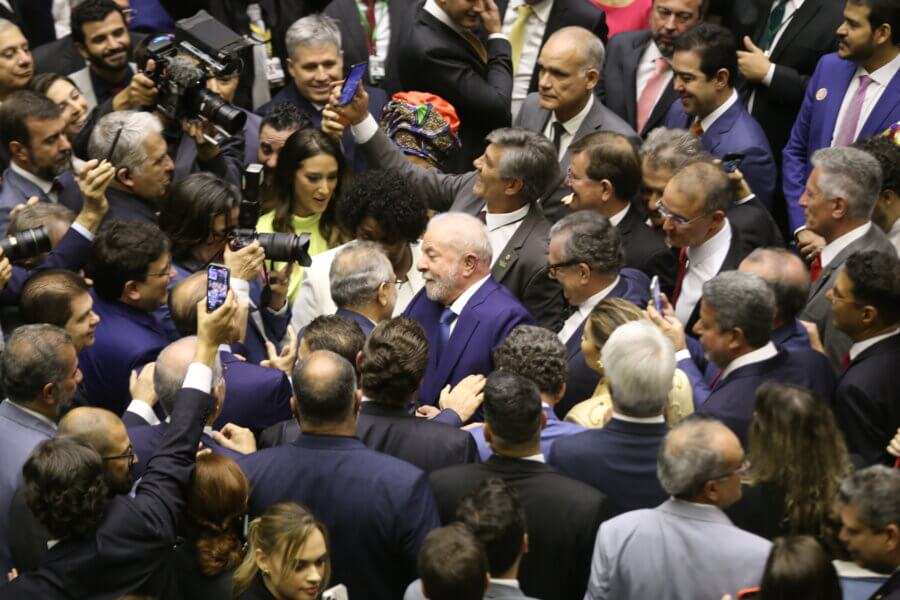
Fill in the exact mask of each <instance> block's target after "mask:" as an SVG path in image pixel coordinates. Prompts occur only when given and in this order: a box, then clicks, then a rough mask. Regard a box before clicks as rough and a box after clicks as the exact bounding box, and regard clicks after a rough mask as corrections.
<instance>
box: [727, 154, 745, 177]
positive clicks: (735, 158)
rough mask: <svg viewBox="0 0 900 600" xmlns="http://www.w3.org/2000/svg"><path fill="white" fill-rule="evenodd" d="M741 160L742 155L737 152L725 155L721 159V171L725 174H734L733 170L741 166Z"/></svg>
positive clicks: (742, 158)
mask: <svg viewBox="0 0 900 600" xmlns="http://www.w3.org/2000/svg"><path fill="white" fill-rule="evenodd" d="M743 160H744V155H743V154H740V153H738V152H733V153H730V154H726V155H725V156H724V157H722V170H723V171H725V172H726V173H734V171H735V169H737V168H738V167H739V166H741V161H743Z"/></svg>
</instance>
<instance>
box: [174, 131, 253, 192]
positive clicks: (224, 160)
mask: <svg viewBox="0 0 900 600" xmlns="http://www.w3.org/2000/svg"><path fill="white" fill-rule="evenodd" d="M182 135H187V134H186V133H185V134H182ZM197 166H198V167H200V170H201V171H208V172H210V173H212V174H213V175H215V176H217V177H219V178H221V179H224V180H225V181H227V182H228V183H231V184H234V185H236V186H240V185H241V171H242V170H243V168H244V133H243V131H241V132H238V133H236V134H234V135H232V136H230V137H228V138H226V139H225V140H224V141H223V142H222V143H221V144H220V145H219V153H218V154H216V155H215V156H214V157H213V158H211V159H210V160H207V161H201V160H200V159H199V158H198V159H197Z"/></svg>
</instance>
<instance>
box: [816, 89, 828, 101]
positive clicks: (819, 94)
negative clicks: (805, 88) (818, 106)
mask: <svg viewBox="0 0 900 600" xmlns="http://www.w3.org/2000/svg"><path fill="white" fill-rule="evenodd" d="M827 95H828V90H827V89H825V88H819V90H818V91H817V92H816V100H818V101H819V102H821V101H822V100H824V99H825V97H826V96H827Z"/></svg>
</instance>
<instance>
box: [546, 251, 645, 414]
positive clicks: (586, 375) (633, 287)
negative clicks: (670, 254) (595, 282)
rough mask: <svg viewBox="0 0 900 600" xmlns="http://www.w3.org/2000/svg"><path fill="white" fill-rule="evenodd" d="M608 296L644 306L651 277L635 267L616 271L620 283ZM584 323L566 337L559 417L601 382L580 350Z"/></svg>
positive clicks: (590, 393) (588, 395)
mask: <svg viewBox="0 0 900 600" xmlns="http://www.w3.org/2000/svg"><path fill="white" fill-rule="evenodd" d="M608 297H609V298H622V299H623V300H628V301H629V302H631V303H632V304H634V305H635V306H638V307H640V308H646V306H647V303H648V302H649V301H650V278H649V277H647V276H646V275H644V274H643V273H642V272H640V271H637V270H635V269H622V270H621V271H620V272H619V283H618V284H616V287H614V288H613V289H612V291H611V292H610V293H609V296H608ZM585 322H586V321H582V322H581V325H579V326H578V328H577V329H576V330H575V331H574V332H573V333H572V335H571V336H569V339H568V340H566V351H567V353H568V362H569V377H568V379H567V380H566V394H565V396H563V398H562V400H560V401H559V402H558V403H557V405H556V407H555V408H554V410H555V412H556V414H557V415H558V416H559V418H560V419H563V418H565V416H566V414H567V413H568V412H569V411H570V410H572V407H573V406H575V405H576V404H578V403H579V402H581V401H582V400H587V399H588V398H590V397H591V396H593V395H594V389H595V388H596V387H597V384H598V383H599V382H600V374H599V373H597V372H596V371H595V370H593V369H591V368H590V367H589V366H587V363H585V361H584V354H582V352H581V335H582V334H583V333H584V325H585ZM563 324H564V322H563V323H561V324H559V327H557V330H558V329H562V326H563Z"/></svg>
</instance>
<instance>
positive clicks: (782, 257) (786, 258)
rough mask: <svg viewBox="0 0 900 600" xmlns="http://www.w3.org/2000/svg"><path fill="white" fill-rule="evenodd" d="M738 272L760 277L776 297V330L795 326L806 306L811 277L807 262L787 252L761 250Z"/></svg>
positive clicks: (752, 254)
mask: <svg viewBox="0 0 900 600" xmlns="http://www.w3.org/2000/svg"><path fill="white" fill-rule="evenodd" d="M738 270H739V271H741V272H742V273H756V274H757V275H759V276H760V277H762V278H763V279H764V280H765V281H766V283H768V284H769V286H770V287H771V288H772V292H773V293H774V294H775V321H774V323H773V326H774V327H781V326H782V325H787V324H791V323H793V322H794V319H796V318H797V316H798V315H799V314H800V311H802V310H803V308H804V307H805V306H806V299H807V297H808V296H809V273H808V272H807V270H806V265H805V264H804V263H803V260H802V259H801V258H800V257H799V256H797V255H796V254H795V253H793V252H791V251H790V250H788V249H786V248H757V249H756V250H754V251H753V252H751V253H750V254H748V255H747V258H745V259H744V260H743V261H741V265H740V267H738Z"/></svg>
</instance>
